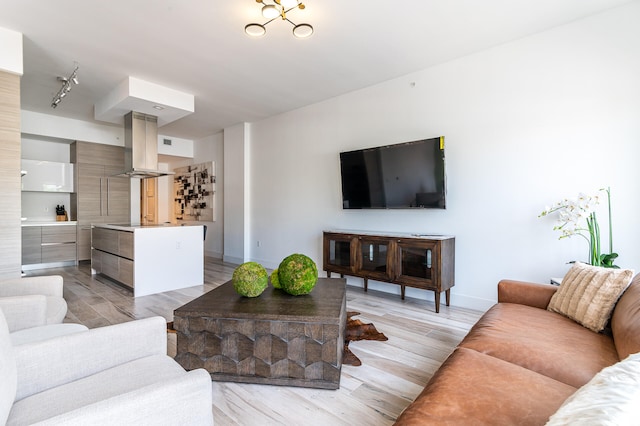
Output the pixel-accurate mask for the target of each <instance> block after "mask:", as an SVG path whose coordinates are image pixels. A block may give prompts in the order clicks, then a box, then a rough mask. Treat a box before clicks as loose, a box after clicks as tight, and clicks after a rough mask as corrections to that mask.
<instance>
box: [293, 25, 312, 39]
mask: <svg viewBox="0 0 640 426" xmlns="http://www.w3.org/2000/svg"><path fill="white" fill-rule="evenodd" d="M311 34H313V27H312V26H311V25H309V24H298V25H296V26H295V27H293V35H294V36H296V37H298V38H307V37H309V36H311Z"/></svg>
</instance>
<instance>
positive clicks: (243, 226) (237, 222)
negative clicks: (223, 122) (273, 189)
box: [216, 123, 277, 264]
mask: <svg viewBox="0 0 640 426" xmlns="http://www.w3.org/2000/svg"><path fill="white" fill-rule="evenodd" d="M250 132H251V126H250V125H249V124H247V123H241V124H238V125H235V126H233V127H229V128H226V129H224V164H225V167H224V172H223V173H222V175H223V176H224V186H225V190H224V197H223V211H224V213H223V214H224V242H223V245H224V257H223V259H224V260H225V261H227V262H231V263H236V264H239V263H243V262H246V261H247V260H249V256H250V254H251V247H250V244H251V241H252V240H251V228H250V223H251V220H252V218H251V217H250V215H253V212H252V211H251V210H250V203H251V199H250V194H251V188H250V186H249V184H250V173H249V171H250V165H251V163H250V159H251V155H250V152H249V141H250V139H251V133H250ZM276 149H277V148H276ZM216 167H217V166H216ZM216 173H218V172H216ZM216 186H217V185H216ZM270 202H271V201H270Z"/></svg>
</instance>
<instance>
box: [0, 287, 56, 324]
mask: <svg viewBox="0 0 640 426" xmlns="http://www.w3.org/2000/svg"><path fill="white" fill-rule="evenodd" d="M0 309H1V310H2V313H3V314H4V317H5V318H6V320H7V325H8V326H9V332H10V333H13V332H14V331H18V330H22V329H25V328H32V327H39V326H43V325H46V323H47V298H46V297H45V296H42V295H32V296H13V297H0Z"/></svg>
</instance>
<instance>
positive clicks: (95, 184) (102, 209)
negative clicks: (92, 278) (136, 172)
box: [70, 141, 131, 261]
mask: <svg viewBox="0 0 640 426" xmlns="http://www.w3.org/2000/svg"><path fill="white" fill-rule="evenodd" d="M71 162H72V163H75V169H76V173H75V179H76V182H75V188H76V192H75V193H72V194H71V208H70V211H71V217H72V218H74V219H75V220H76V221H77V222H78V238H77V247H78V261H81V260H90V259H91V224H92V223H124V222H129V221H130V219H131V184H130V179H129V178H128V177H120V176H116V175H117V174H119V173H122V172H123V171H124V147H121V146H113V145H103V144H98V143H91V142H82V141H76V142H74V143H73V144H71Z"/></svg>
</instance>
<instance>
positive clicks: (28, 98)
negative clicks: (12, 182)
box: [0, 0, 630, 139]
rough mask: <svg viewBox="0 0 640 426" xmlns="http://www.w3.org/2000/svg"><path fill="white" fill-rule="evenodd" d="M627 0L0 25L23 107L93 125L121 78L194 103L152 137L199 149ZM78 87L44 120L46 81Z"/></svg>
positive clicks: (413, 1)
mask: <svg viewBox="0 0 640 426" xmlns="http://www.w3.org/2000/svg"><path fill="white" fill-rule="evenodd" d="M629 2H630V0H483V1H478V0H405V1H391V0H387V1H382V0H374V1H371V0H308V1H304V3H305V4H306V6H307V7H306V9H305V10H294V11H292V12H291V13H290V14H288V17H289V18H290V19H291V20H292V21H294V22H295V23H301V22H308V23H310V24H312V25H313V26H314V29H315V33H314V34H313V36H312V37H310V38H308V39H303V40H301V39H296V38H294V37H293V36H292V35H291V28H292V26H291V25H290V24H288V23H287V22H282V21H280V20H276V21H274V22H272V23H271V24H269V25H268V26H267V34H266V35H265V36H264V37H262V38H258V39H254V38H249V37H248V36H246V35H245V34H244V31H243V29H244V26H245V25H246V24H247V23H249V22H259V23H263V22H264V21H265V20H264V19H262V17H261V15H260V5H259V4H257V3H256V1H255V0H109V1H99V2H98V1H87V0H55V1H50V0H0V11H1V12H0V27H4V28H8V29H11V30H15V31H19V32H22V33H23V34H24V76H23V78H22V108H23V109H25V110H30V111H36V112H42V113H47V114H53V115H59V116H64V117H70V118H76V119H81V120H87V121H93V116H94V114H93V106H94V104H95V103H96V102H98V101H100V100H101V99H103V98H104V97H105V96H106V95H107V94H108V93H109V92H111V91H112V90H113V89H114V88H115V87H116V86H117V85H118V84H119V83H121V82H122V81H123V80H124V79H125V78H127V77H128V76H132V77H136V78H139V79H142V80H146V81H149V82H152V83H156V84H160V85H162V86H166V87H169V88H171V89H175V90H178V91H182V92H186V93H191V94H193V95H195V113H194V114H191V115H189V116H187V117H185V118H182V119H180V120H177V121H175V122H173V123H170V124H168V125H166V126H164V127H162V128H161V129H160V132H161V133H162V134H165V135H168V136H175V137H183V138H189V139H199V138H202V137H205V136H208V135H211V134H214V133H216V132H218V131H220V130H221V129H223V128H224V127H227V126H230V125H233V124H236V123H239V122H243V121H246V122H252V121H257V120H260V119H262V118H265V117H268V116H271V115H274V114H278V113H281V112H285V111H289V110H292V109H295V108H299V107H302V106H305V105H309V104H312V103H315V102H318V101H322V100H324V99H328V98H331V97H334V96H338V95H341V94H344V93H347V92H351V91H354V90H358V89H360V88H363V87H366V86H370V85H372V84H376V83H379V82H382V81H385V80H389V79H392V78H395V77H399V76H401V75H405V74H408V73H411V72H414V71H417V70H420V69H424V68H427V67H430V66H432V65H435V64H438V63H442V62H446V61H449V60H451V59H454V58H457V57H461V56H464V55H468V54H472V53H474V52H477V51H480V50H483V49H487V48H490V47H492V46H497V45H500V44H503V43H508V42H510V41H513V40H516V39H519V38H521V37H526V36H528V35H530V34H534V33H537V32H540V31H544V30H547V29H549V28H552V27H554V26H557V25H561V24H564V23H567V22H570V21H573V20H576V19H580V18H583V17H585V16H588V15H591V14H594V13H598V12H601V11H603V10H606V9H609V8H612V7H616V6H619V5H621V4H624V3H629ZM74 61H77V62H78V63H79V66H80V69H79V71H78V78H79V80H80V85H79V86H74V87H73V89H72V91H71V93H70V94H69V96H68V97H66V98H65V99H64V100H63V101H62V103H61V104H60V105H59V106H58V108H56V109H55V110H54V109H52V108H51V107H50V103H51V99H52V97H53V95H54V94H55V93H56V92H57V91H58V89H59V88H60V83H59V82H58V81H57V79H56V77H57V76H67V75H69V74H70V73H71V71H72V70H73V66H74Z"/></svg>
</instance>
